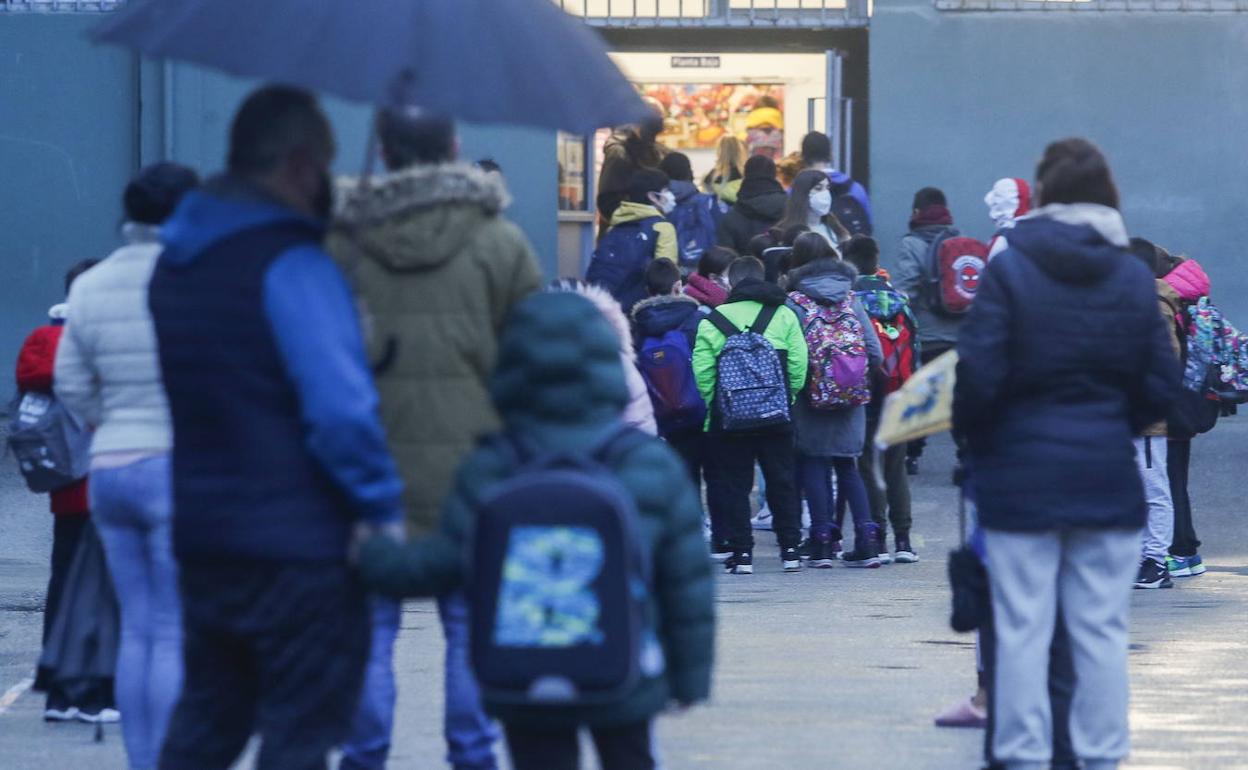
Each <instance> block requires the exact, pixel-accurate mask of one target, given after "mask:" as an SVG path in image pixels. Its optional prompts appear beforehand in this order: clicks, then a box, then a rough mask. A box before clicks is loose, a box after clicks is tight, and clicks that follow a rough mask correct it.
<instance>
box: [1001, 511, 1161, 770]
mask: <svg viewBox="0 0 1248 770" xmlns="http://www.w3.org/2000/svg"><path fill="white" fill-rule="evenodd" d="M985 535H986V546H987V552H988V578H989V580H990V582H991V584H992V608H993V620H994V623H995V628H996V633H997V647H996V654H997V670H996V677H995V682H994V684H995V688H996V689H995V692H996V694H997V697H996V700H995V702H994V707H993V719H994V723H995V725H996V734H995V736H994V739H993V753H994V754H995V755H996V757H997V760H998V761H1000V762H1002V763H1004V764H1005V766H1006V767H1008V768H1010V770H1033V769H1034V770H1041V768H1043V769H1044V770H1047V768H1048V767H1049V763H1050V761H1051V759H1052V756H1053V746H1052V736H1053V723H1052V719H1053V717H1052V713H1051V712H1050V708H1049V682H1048V679H1049V647H1050V644H1051V643H1052V640H1053V626H1054V623H1055V621H1056V617H1057V607H1058V604H1059V602H1058V600H1059V598H1060V600H1061V601H1060V605H1061V608H1062V619H1063V620H1064V621H1065V622H1066V630H1067V634H1068V635H1069V638H1070V647H1071V656H1072V658H1073V660H1074V669H1075V681H1076V685H1075V694H1074V698H1073V700H1072V703H1071V717H1070V721H1071V724H1070V738H1071V744H1072V745H1073V746H1074V750H1075V754H1076V755H1077V756H1078V757H1079V758H1080V759H1082V760H1083V762H1084V765H1085V767H1086V768H1087V770H1113V768H1116V767H1117V766H1118V762H1119V760H1121V759H1123V758H1125V757H1126V756H1127V753H1128V750H1129V748H1130V735H1129V729H1128V725H1127V700H1128V690H1129V687H1128V682H1127V645H1128V616H1129V611H1130V606H1131V590H1132V584H1133V582H1134V579H1135V572H1136V567H1137V566H1138V563H1139V562H1138V559H1139V555H1140V533H1139V531H1138V530H1130V531H1125V530H1071V531H1067V532H1004V531H1001V530H993V529H988V530H986V531H985Z"/></svg>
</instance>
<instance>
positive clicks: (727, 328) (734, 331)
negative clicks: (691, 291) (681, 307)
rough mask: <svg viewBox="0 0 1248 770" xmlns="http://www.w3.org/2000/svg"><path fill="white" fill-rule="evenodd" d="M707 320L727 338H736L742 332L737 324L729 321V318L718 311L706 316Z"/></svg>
mask: <svg viewBox="0 0 1248 770" xmlns="http://www.w3.org/2000/svg"><path fill="white" fill-rule="evenodd" d="M706 320H708V321H710V322H711V324H712V325H713V326H714V327H715V328H716V329H719V331H720V333H721V334H723V335H724V336H725V337H735V336H737V335H738V334H740V333H741V330H740V329H738V328H737V326H736V324H734V323H733V322H732V321H729V320H728V316H726V315H724V314H723V313H721V312H719V311H718V310H712V311H711V312H710V313H709V314H708V315H707V316H706Z"/></svg>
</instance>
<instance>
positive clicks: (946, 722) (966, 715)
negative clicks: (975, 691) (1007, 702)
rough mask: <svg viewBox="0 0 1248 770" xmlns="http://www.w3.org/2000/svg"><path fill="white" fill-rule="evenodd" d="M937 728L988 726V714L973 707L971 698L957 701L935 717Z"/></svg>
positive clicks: (977, 707)
mask: <svg viewBox="0 0 1248 770" xmlns="http://www.w3.org/2000/svg"><path fill="white" fill-rule="evenodd" d="M936 726H937V727H973V728H974V727H977V728H979V729H981V730H982V729H983V728H985V727H987V726H988V712H986V711H984V710H983V709H981V708H980V707H979V706H976V705H975V702H974V700H973V699H971V698H967V699H966V700H962V701H958V702H957V703H955V704H954V705H952V706H950V707H949V708H947V709H945V710H944V711H943V712H941V714H940V716H938V717H936Z"/></svg>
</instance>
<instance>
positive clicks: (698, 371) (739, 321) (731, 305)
mask: <svg viewBox="0 0 1248 770" xmlns="http://www.w3.org/2000/svg"><path fill="white" fill-rule="evenodd" d="M787 301H788V297H786V296H785V293H784V290H783V289H781V288H780V287H779V286H776V285H775V284H771V283H767V282H765V281H759V280H754V279H747V280H744V281H742V282H741V283H740V284H738V285H737V286H736V287H735V288H733V290H732V294H730V295H729V296H728V301H727V302H726V303H724V304H723V305H720V306H719V307H718V308H716V312H718V313H720V314H722V315H723V316H724V317H725V318H727V319H728V320H729V321H731V322H732V324H733V325H734V326H736V327H737V328H738V329H740V330H741V331H747V330H748V329H749V328H750V327H751V326H753V325H754V322H755V321H757V320H758V314H759V313H761V312H763V308H764V307H776V308H779V310H778V311H777V312H776V315H775V317H774V318H772V319H771V323H770V324H768V326H767V329H766V330H765V331H764V332H763V336H764V337H765V338H767V341H768V342H770V343H771V344H772V346H773V347H775V349H776V352H778V353H779V354H780V362H781V364H782V365H783V366H784V368H785V372H786V373H787V374H788V376H789V398H790V400H792V399H793V398H795V397H796V396H797V394H798V392H799V391H800V390H801V389H802V386H803V385H805V384H806V367H807V350H806V337H805V336H804V335H803V334H802V324H801V322H800V321H798V320H797V315H796V314H795V313H794V312H793V311H792V310H790V309H789V308H788V307H786V306H785V303H786V302H787ZM727 341H728V338H727V337H725V336H724V333H723V332H721V331H720V330H719V329H718V328H716V326H715V324H714V323H712V322H711V321H709V320H706V319H703V320H702V322H701V323H699V324H698V337H697V340H696V341H695V342H694V346H693V374H694V377H696V378H697V380H698V392H700V393H701V394H702V399H703V400H704V401H706V405H707V412H708V414H707V418H706V421H707V427H708V429H715V428H716V424H715V420H716V417H717V415H716V414H715V389H716V387H717V385H718V382H719V354H720V353H722V352H723V350H724V344H725V343H726V342H727ZM786 429H787V426H786Z"/></svg>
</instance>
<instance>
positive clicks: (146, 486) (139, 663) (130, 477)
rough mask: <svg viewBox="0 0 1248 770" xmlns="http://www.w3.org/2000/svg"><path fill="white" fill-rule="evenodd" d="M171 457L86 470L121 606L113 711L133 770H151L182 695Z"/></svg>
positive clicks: (152, 458)
mask: <svg viewBox="0 0 1248 770" xmlns="http://www.w3.org/2000/svg"><path fill="white" fill-rule="evenodd" d="M171 473H172V471H171V469H170V464H169V455H167V454H164V455H159V456H157V457H151V458H148V459H145V460H140V461H138V462H134V463H131V464H129V465H124V466H121V467H118V468H102V469H99V470H94V471H92V472H91V491H90V494H91V511H92V516H93V518H94V520H95V525H96V529H97V530H98V531H99V533H100V541H101V542H102V543H103V544H104V552H105V555H106V557H107V559H108V570H109V572H110V573H111V575H112V577H113V585H114V586H115V587H116V589H117V600H118V602H119V604H120V605H121V649H120V651H119V652H118V655H117V679H116V690H117V706H118V708H119V709H120V710H121V713H122V714H123V715H124V719H123V720H122V723H121V732H122V737H123V738H124V740H125V744H126V753H127V754H128V755H129V757H130V767H131V768H133V769H134V770H149V768H155V767H156V762H157V759H158V757H159V753H160V747H161V744H162V743H163V742H164V739H165V731H166V729H167V728H168V726H169V718H170V716H171V715H172V713H173V707H174V705H175V703H176V702H177V699H178V696H179V695H180V694H181V692H182V605H181V601H180V599H179V597H178V570H177V563H176V562H175V561H174V558H173V541H172V536H173V532H172V520H173V498H172V495H173V491H172V478H171Z"/></svg>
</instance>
